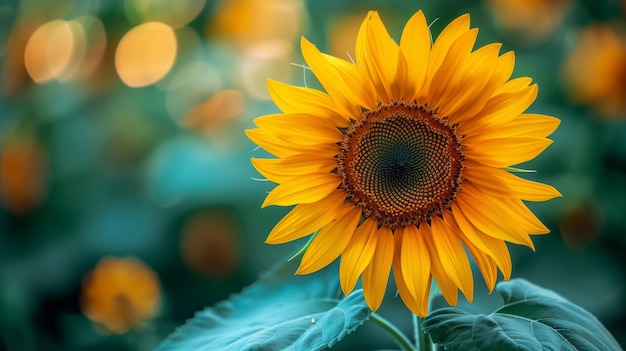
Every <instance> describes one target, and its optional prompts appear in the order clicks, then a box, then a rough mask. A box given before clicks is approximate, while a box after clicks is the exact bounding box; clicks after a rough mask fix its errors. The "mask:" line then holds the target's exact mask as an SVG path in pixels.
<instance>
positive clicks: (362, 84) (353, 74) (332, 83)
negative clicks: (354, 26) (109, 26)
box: [300, 37, 376, 119]
mask: <svg viewBox="0 0 626 351" xmlns="http://www.w3.org/2000/svg"><path fill="white" fill-rule="evenodd" d="M300 44H301V47H302V55H303V56H304V59H305V61H306V62H307V64H308V66H309V67H310V68H311V71H313V73H314V74H315V77H317V79H318V80H319V82H320V83H321V84H322V86H323V87H324V89H326V92H328V94H329V95H330V96H331V97H332V98H333V100H334V101H335V103H336V106H337V110H338V112H339V113H341V115H343V116H353V118H354V119H357V118H358V117H360V116H361V106H362V107H365V108H367V109H370V110H371V109H374V108H376V99H375V94H374V88H373V87H372V85H371V83H370V82H369V81H367V80H365V79H363V77H362V76H361V74H360V72H359V70H358V68H357V67H356V66H355V65H354V64H352V63H350V62H347V61H345V60H341V59H339V58H336V57H333V56H330V55H326V54H322V53H321V52H320V51H319V50H318V49H317V48H316V47H315V45H313V44H311V42H309V41H308V40H306V38H304V37H303V38H302V40H301V42H300Z"/></svg>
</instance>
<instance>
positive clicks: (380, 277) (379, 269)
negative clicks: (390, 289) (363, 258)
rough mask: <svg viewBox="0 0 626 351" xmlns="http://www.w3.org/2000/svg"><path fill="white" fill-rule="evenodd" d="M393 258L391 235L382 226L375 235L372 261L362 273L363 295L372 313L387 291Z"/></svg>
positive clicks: (386, 228) (388, 230)
mask: <svg viewBox="0 0 626 351" xmlns="http://www.w3.org/2000/svg"><path fill="white" fill-rule="evenodd" d="M393 256H394V239H393V233H392V232H391V229H390V228H389V227H386V226H383V227H381V228H380V229H378V231H377V233H376V248H375V251H374V255H373V257H372V260H371V262H370V263H369V264H368V265H367V267H365V271H363V295H364V297H365V302H367V306H369V308H370V309H371V310H372V311H376V310H378V308H379V307H380V304H381V303H382V301H383V297H384V296H385V291H387V281H388V280H389V271H390V270H391V264H392V262H393Z"/></svg>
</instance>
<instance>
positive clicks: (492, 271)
mask: <svg viewBox="0 0 626 351" xmlns="http://www.w3.org/2000/svg"><path fill="white" fill-rule="evenodd" d="M461 238H462V240H463V244H464V245H465V247H466V248H467V250H468V251H469V252H470V254H471V255H472V257H473V258H474V261H475V262H476V265H477V266H478V269H480V273H481V274H482V275H483V279H484V280H485V284H486V285H487V288H488V289H489V292H490V293H491V292H492V291H493V288H494V287H495V286H496V280H497V278H498V267H497V265H496V263H495V260H494V259H493V258H491V256H489V255H487V254H486V253H485V252H484V251H482V250H480V249H479V248H478V247H477V246H476V245H474V244H472V242H471V241H469V240H467V238H465V237H463V236H461Z"/></svg>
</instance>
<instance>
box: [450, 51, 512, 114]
mask: <svg viewBox="0 0 626 351" xmlns="http://www.w3.org/2000/svg"><path fill="white" fill-rule="evenodd" d="M500 46H501V44H499V43H496V44H490V45H487V46H484V47H482V48H481V49H479V50H476V51H475V52H474V53H472V55H471V56H470V60H468V61H467V62H466V66H465V68H464V71H468V72H470V71H471V72H474V74H475V75H474V76H470V74H468V75H467V83H466V84H464V85H463V86H461V87H459V88H458V90H457V93H458V94H459V95H460V96H459V97H458V102H457V100H456V98H452V101H454V102H453V106H451V107H450V112H449V115H448V116H450V121H451V122H452V123H459V124H462V123H463V122H464V121H467V120H470V119H471V118H472V117H474V116H476V115H477V114H478V113H479V112H480V111H482V110H483V109H484V108H485V106H486V105H487V103H488V102H489V99H490V98H491V97H492V96H493V95H494V92H495V91H496V90H497V89H498V88H499V87H500V86H502V84H504V83H505V82H506V81H507V79H509V78H510V77H511V73H513V67H514V64H515V55H514V54H513V52H512V51H509V52H507V53H505V54H503V55H501V56H498V57H497V58H495V59H492V58H491V57H490V56H491V54H495V53H496V51H497V50H499V49H500ZM496 49H497V50H496ZM481 77H482V78H481ZM483 82H484V85H483ZM464 91H465V93H463V92H464ZM448 96H451V95H448ZM470 125H471V122H470Z"/></svg>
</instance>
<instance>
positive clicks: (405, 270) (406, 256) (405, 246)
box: [396, 225, 431, 306]
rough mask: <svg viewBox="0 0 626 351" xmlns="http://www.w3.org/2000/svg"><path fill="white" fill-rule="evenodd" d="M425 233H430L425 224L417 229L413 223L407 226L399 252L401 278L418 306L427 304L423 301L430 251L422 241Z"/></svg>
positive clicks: (426, 285) (427, 288) (428, 274)
mask: <svg viewBox="0 0 626 351" xmlns="http://www.w3.org/2000/svg"><path fill="white" fill-rule="evenodd" d="M396 231H397V229H396ZM427 235H431V232H430V227H429V226H427V225H423V226H421V227H420V228H419V229H418V228H417V227H416V226H414V225H410V226H407V227H406V228H404V231H403V235H402V249H401V250H402V251H401V252H400V264H401V266H402V278H403V279H404V281H405V282H406V285H407V287H408V288H409V291H410V292H411V294H412V295H413V296H414V297H415V299H416V301H417V304H418V306H422V305H425V304H426V305H427V304H428V302H427V301H426V302H425V301H424V300H428V291H429V287H430V284H429V282H430V279H431V278H430V260H431V258H430V252H429V250H428V248H427V247H426V243H425V242H424V236H427Z"/></svg>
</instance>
